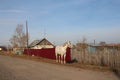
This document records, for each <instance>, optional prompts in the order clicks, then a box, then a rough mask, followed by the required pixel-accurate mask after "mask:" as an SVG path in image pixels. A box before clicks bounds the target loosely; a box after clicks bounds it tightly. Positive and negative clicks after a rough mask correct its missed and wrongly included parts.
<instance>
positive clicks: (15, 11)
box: [0, 9, 25, 13]
mask: <svg viewBox="0 0 120 80" xmlns="http://www.w3.org/2000/svg"><path fill="white" fill-rule="evenodd" d="M0 13H25V11H23V10H15V9H10V10H0Z"/></svg>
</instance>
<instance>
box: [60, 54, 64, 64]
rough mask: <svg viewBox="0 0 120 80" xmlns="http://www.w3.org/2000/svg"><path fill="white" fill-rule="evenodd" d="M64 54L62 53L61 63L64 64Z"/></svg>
mask: <svg viewBox="0 0 120 80" xmlns="http://www.w3.org/2000/svg"><path fill="white" fill-rule="evenodd" d="M63 56H64V55H61V64H63Z"/></svg>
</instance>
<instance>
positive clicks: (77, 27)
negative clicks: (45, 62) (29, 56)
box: [0, 0, 120, 45]
mask: <svg viewBox="0 0 120 80" xmlns="http://www.w3.org/2000/svg"><path fill="white" fill-rule="evenodd" d="M26 20H27V21H28V27H29V34H30V42H31V41H33V40H35V39H42V38H44V32H46V37H47V39H48V40H50V41H51V42H53V43H55V44H62V43H63V42H65V41H71V42H73V43H75V42H78V41H81V40H82V37H85V38H86V39H87V41H88V42H90V43H92V42H93V41H94V40H96V42H100V41H105V42H107V43H120V36H119V34H120V0H0V28H1V29H0V44H2V45H3V44H6V43H8V42H9V39H10V37H12V35H13V34H14V31H15V28H16V26H17V24H23V25H24V27H25V22H26Z"/></svg>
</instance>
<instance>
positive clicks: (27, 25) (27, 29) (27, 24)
mask: <svg viewBox="0 0 120 80" xmlns="http://www.w3.org/2000/svg"><path fill="white" fill-rule="evenodd" d="M26 37H27V46H26V47H27V48H28V45H29V40H28V22H27V20H26Z"/></svg>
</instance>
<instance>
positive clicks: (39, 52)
mask: <svg viewBox="0 0 120 80" xmlns="http://www.w3.org/2000/svg"><path fill="white" fill-rule="evenodd" d="M66 50H67V52H66V61H67V62H69V61H71V55H70V48H67V49H66ZM24 54H25V55H31V56H32V55H35V56H39V57H43V58H48V59H56V56H55V48H45V49H44V48H43V49H24Z"/></svg>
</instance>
